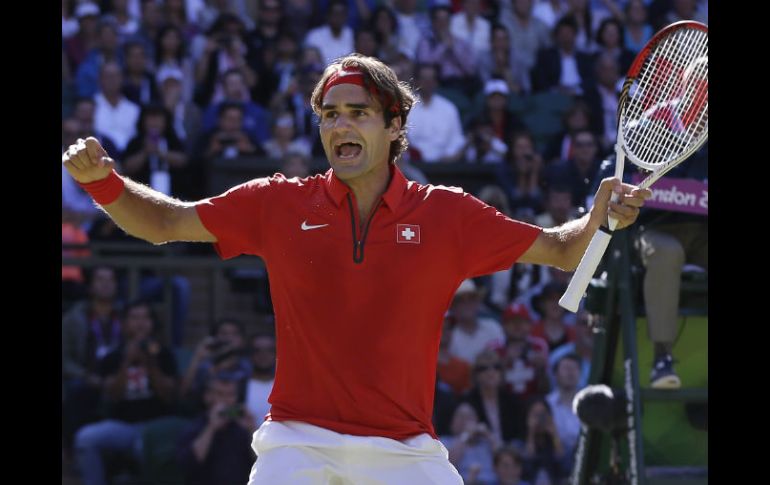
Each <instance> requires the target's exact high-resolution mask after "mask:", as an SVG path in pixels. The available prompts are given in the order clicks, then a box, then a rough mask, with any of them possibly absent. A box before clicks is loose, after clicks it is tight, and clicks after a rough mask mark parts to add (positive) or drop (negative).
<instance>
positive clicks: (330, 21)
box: [305, 0, 353, 64]
mask: <svg viewBox="0 0 770 485" xmlns="http://www.w3.org/2000/svg"><path fill="white" fill-rule="evenodd" d="M347 19H348V3H347V1H345V0H331V1H330V2H329V8H328V10H327V13H326V24H324V25H322V26H320V27H316V28H315V29H312V30H311V31H310V32H308V33H307V37H305V44H306V45H308V46H313V47H316V48H317V49H318V50H319V51H321V56H322V58H323V63H324V64H328V63H330V62H332V61H333V60H334V59H336V58H338V57H342V56H346V55H348V54H350V53H351V52H353V29H351V28H350V27H349V26H348V25H346V24H345V23H346V22H347Z"/></svg>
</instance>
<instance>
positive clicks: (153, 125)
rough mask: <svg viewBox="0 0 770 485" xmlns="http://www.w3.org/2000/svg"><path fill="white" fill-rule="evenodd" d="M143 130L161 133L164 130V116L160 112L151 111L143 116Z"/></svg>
mask: <svg viewBox="0 0 770 485" xmlns="http://www.w3.org/2000/svg"><path fill="white" fill-rule="evenodd" d="M144 131H145V132H146V133H154V134H156V135H160V134H162V133H163V132H164V131H166V117H165V116H163V115H162V114H158V113H153V114H149V115H147V116H145V117H144Z"/></svg>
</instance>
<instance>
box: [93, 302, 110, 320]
mask: <svg viewBox="0 0 770 485" xmlns="http://www.w3.org/2000/svg"><path fill="white" fill-rule="evenodd" d="M91 311H92V312H94V315H95V316H96V317H97V318H107V317H109V316H110V314H111V313H112V302H111V301H109V300H93V301H92V302H91Z"/></svg>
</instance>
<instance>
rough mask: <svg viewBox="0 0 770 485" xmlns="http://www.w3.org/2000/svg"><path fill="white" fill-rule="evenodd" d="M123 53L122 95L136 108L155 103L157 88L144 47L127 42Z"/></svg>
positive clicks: (136, 43)
mask: <svg viewBox="0 0 770 485" xmlns="http://www.w3.org/2000/svg"><path fill="white" fill-rule="evenodd" d="M123 51H124V52H125V59H126V69H125V73H124V77H123V95H125V97H126V99H128V100H129V101H131V102H133V103H135V104H137V105H138V106H143V105H146V104H150V103H153V102H156V101H157V100H158V88H157V87H156V86H155V77H154V76H153V75H152V73H151V72H150V69H149V68H148V65H147V54H146V52H145V50H144V45H142V44H140V43H138V42H127V43H126V44H125V45H124V46H123Z"/></svg>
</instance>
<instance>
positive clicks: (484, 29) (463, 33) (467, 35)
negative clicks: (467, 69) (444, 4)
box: [449, 0, 491, 59]
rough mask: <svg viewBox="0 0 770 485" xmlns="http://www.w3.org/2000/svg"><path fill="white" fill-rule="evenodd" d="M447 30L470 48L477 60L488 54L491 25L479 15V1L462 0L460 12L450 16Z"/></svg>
mask: <svg viewBox="0 0 770 485" xmlns="http://www.w3.org/2000/svg"><path fill="white" fill-rule="evenodd" d="M449 30H450V32H452V35H454V37H455V38H457V39H462V40H463V41H464V42H465V43H466V44H468V45H469V46H470V47H471V49H472V50H473V54H474V56H475V57H476V58H477V59H480V58H481V57H482V56H484V55H486V54H488V53H489V49H490V45H489V40H490V37H491V35H490V34H491V24H490V23H489V20H487V19H485V18H484V17H483V16H482V15H481V0H462V10H460V11H459V12H457V13H455V14H452V17H451V19H450V20H449Z"/></svg>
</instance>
